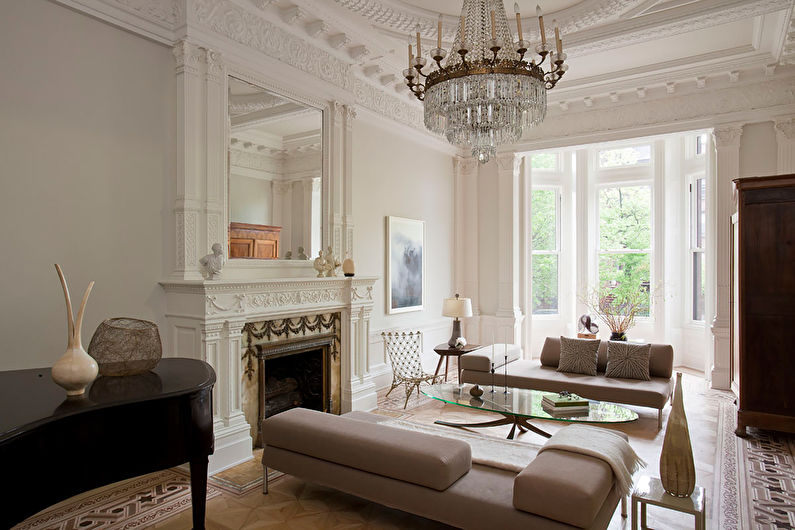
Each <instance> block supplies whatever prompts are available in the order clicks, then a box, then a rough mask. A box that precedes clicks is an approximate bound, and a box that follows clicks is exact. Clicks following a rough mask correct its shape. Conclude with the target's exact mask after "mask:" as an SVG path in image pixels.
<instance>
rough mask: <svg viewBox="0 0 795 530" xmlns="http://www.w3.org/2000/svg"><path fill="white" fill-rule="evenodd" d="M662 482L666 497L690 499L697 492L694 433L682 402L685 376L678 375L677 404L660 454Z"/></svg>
mask: <svg viewBox="0 0 795 530" xmlns="http://www.w3.org/2000/svg"><path fill="white" fill-rule="evenodd" d="M660 481H661V482H662V485H663V488H664V489H665V491H666V493H668V494H670V495H673V496H674V497H689V496H690V494H691V493H693V490H694V489H695V488H696V467H695V465H694V463H693V448H692V447H691V445H690V431H689V430H688V428H687V417H686V416H685V406H684V403H683V402H682V373H681V372H678V373H677V374H676V388H675V390H674V403H673V406H672V407H671V415H670V416H669V417H668V425H667V427H666V428H665V439H664V440H663V447H662V453H660Z"/></svg>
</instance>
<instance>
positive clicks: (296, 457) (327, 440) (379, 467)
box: [262, 408, 620, 530]
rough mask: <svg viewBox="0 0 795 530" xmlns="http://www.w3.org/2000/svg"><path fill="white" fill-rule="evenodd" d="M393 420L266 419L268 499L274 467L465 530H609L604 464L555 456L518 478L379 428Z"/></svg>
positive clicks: (611, 498) (448, 442)
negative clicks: (550, 500)
mask: <svg viewBox="0 0 795 530" xmlns="http://www.w3.org/2000/svg"><path fill="white" fill-rule="evenodd" d="M387 420H389V418H388V417H385V416H380V415H376V414H369V413H366V412H351V413H348V414H345V415H343V416H334V415H331V414H323V413H320V412H316V411H311V410H307V409H300V408H299V409H292V410H288V411H286V412H282V413H281V414H277V415H275V416H272V417H270V418H268V419H266V420H265V421H264V422H263V424H262V433H263V440H264V443H265V448H264V450H263V453H262V464H263V468H264V473H265V484H264V491H265V492H266V493H267V487H268V483H267V476H268V468H273V469H276V470H279V471H282V472H284V473H288V474H290V475H293V476H296V477H298V478H301V479H303V480H306V481H309V482H314V483H317V484H320V485H323V486H327V487H330V488H334V489H337V490H340V491H344V492H346V493H349V494H351V495H356V496H358V497H361V498H364V499H367V500H370V501H373V502H377V503H379V504H383V505H385V506H389V507H392V508H396V509H399V510H403V511H406V512H410V513H413V514H416V515H420V516H422V517H426V518H429V519H434V520H436V521H441V522H443V523H446V524H449V525H453V526H456V527H460V528H534V529H542V530H543V529H564V528H593V529H596V528H600V529H603V528H607V526H608V524H609V522H610V519H611V518H612V515H613V512H614V511H615V508H616V506H617V504H618V501H619V500H620V495H619V494H618V491H617V489H616V485H615V480H614V476H613V471H612V470H611V468H610V466H609V465H607V464H606V463H605V462H603V461H602V460H600V459H596V458H593V457H590V456H585V455H581V454H577V453H570V452H568V451H561V450H554V449H550V450H547V451H545V452H543V453H541V454H540V455H539V456H538V457H536V458H535V459H534V460H532V462H529V463H528V466H527V467H526V468H525V470H524V471H522V472H521V473H519V474H517V473H515V472H511V471H507V470H503V469H497V468H493V467H487V466H483V465H479V464H475V463H472V461H471V456H470V453H471V451H470V447H469V445H468V444H467V443H466V442H463V441H461V440H455V439H451V438H445V437H441V436H435V435H431V434H425V433H420V432H416V431H408V430H404V429H399V428H395V427H390V426H387V425H380V422H383V421H387ZM501 442H502V441H501V440H495V443H501ZM539 490H543V494H544V495H545V496H546V497H543V496H541V497H539ZM544 498H547V499H549V498H555V499H557V500H556V501H555V502H546V501H543V500H542V501H541V502H539V499H544Z"/></svg>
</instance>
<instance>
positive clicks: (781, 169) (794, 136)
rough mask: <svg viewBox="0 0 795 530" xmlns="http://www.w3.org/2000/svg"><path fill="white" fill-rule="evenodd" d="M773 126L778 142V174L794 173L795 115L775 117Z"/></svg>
mask: <svg viewBox="0 0 795 530" xmlns="http://www.w3.org/2000/svg"><path fill="white" fill-rule="evenodd" d="M775 127H776V141H777V143H778V174H779V175H789V174H792V173H795V116H789V117H786V118H776V120H775Z"/></svg>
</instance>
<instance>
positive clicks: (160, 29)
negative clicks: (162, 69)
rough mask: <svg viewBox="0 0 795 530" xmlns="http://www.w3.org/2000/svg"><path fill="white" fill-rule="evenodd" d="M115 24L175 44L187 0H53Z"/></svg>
mask: <svg viewBox="0 0 795 530" xmlns="http://www.w3.org/2000/svg"><path fill="white" fill-rule="evenodd" d="M51 1H52V2H55V3H58V4H62V5H65V6H68V7H70V8H72V9H74V10H75V11H79V12H82V13H85V14H87V15H89V16H91V17H94V18H97V19H99V20H103V21H105V22H107V23H109V24H113V25H114V26H119V27H121V28H124V29H126V30H128V31H131V32H133V33H136V34H138V35H141V36H143V37H146V38H147V39H151V40H153V41H156V42H159V43H161V44H167V45H169V46H173V45H174V44H175V43H176V41H177V39H178V37H177V33H176V28H177V27H179V26H181V25H182V24H184V21H185V12H184V9H183V6H184V2H185V0H51Z"/></svg>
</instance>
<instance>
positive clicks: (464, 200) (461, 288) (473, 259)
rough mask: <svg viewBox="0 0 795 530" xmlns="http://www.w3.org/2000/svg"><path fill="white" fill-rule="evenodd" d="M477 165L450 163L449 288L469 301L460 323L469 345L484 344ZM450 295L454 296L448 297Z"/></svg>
mask: <svg viewBox="0 0 795 530" xmlns="http://www.w3.org/2000/svg"><path fill="white" fill-rule="evenodd" d="M477 164H478V162H477V161H476V160H475V159H473V158H471V157H467V158H463V157H459V156H457V157H455V158H454V160H453V175H454V177H453V178H454V184H453V237H454V243H453V253H454V256H455V259H454V260H453V264H452V269H453V271H452V273H453V288H454V290H455V292H456V293H459V294H460V295H461V296H462V297H464V298H471V299H472V315H473V317H472V318H467V319H464V321H463V326H464V329H463V333H464V336H465V337H467V340H468V341H469V342H471V343H472V344H484V342H483V339H481V337H480V334H479V332H478V331H479V326H478V317H479V315H480V307H479V305H478V256H479V255H480V254H479V252H480V249H479V245H478V173H477ZM451 294H454V293H451Z"/></svg>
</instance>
